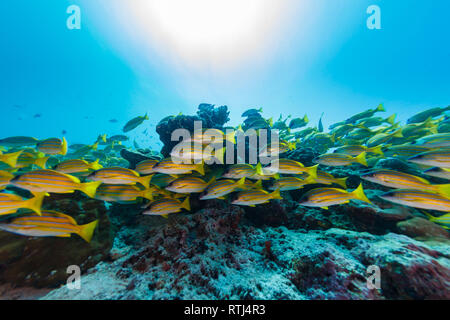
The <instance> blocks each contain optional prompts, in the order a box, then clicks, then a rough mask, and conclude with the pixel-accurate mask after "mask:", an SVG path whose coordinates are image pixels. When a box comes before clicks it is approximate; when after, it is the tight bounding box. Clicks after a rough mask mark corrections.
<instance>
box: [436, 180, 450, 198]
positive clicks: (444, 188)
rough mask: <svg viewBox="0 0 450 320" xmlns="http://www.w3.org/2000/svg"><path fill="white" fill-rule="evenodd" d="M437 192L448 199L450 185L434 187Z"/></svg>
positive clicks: (449, 196)
mask: <svg viewBox="0 0 450 320" xmlns="http://www.w3.org/2000/svg"><path fill="white" fill-rule="evenodd" d="M436 189H437V192H438V193H439V194H441V195H443V196H444V197H446V198H449V199H450V183H449V184H438V185H436Z"/></svg>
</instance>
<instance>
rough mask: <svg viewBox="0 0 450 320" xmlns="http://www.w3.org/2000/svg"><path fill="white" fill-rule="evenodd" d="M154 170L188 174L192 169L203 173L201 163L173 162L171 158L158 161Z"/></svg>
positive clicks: (165, 172)
mask: <svg viewBox="0 0 450 320" xmlns="http://www.w3.org/2000/svg"><path fill="white" fill-rule="evenodd" d="M153 170H154V172H158V173H164V174H171V175H172V174H189V173H192V171H197V172H198V173H200V174H201V175H202V176H203V175H205V170H204V167H203V163H201V164H186V163H174V162H173V161H172V159H171V158H166V159H164V160H162V161H160V162H159V163H158V164H156V165H155V166H154V167H153Z"/></svg>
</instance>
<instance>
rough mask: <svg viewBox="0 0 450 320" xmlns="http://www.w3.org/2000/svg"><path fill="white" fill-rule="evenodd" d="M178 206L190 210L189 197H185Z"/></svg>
mask: <svg viewBox="0 0 450 320" xmlns="http://www.w3.org/2000/svg"><path fill="white" fill-rule="evenodd" d="M180 206H181V207H182V208H183V209H186V210H187V211H191V204H190V203H189V197H186V198H185V199H184V201H183V202H182V203H181V205H180Z"/></svg>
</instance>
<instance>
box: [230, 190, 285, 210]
mask: <svg viewBox="0 0 450 320" xmlns="http://www.w3.org/2000/svg"><path fill="white" fill-rule="evenodd" d="M272 199H283V198H282V197H281V195H280V190H278V189H277V190H275V191H274V192H272V193H269V192H267V191H264V190H248V191H241V192H239V193H238V195H237V198H236V200H234V201H233V202H232V204H237V205H241V206H250V207H254V206H255V205H257V204H262V203H266V202H269V201H270V200H272Z"/></svg>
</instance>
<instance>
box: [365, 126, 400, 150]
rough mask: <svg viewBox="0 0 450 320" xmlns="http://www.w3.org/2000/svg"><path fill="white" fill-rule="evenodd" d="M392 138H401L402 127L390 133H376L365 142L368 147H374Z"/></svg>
mask: <svg viewBox="0 0 450 320" xmlns="http://www.w3.org/2000/svg"><path fill="white" fill-rule="evenodd" d="M392 138H403V134H402V129H401V128H400V129H398V130H396V131H394V132H392V133H384V132H381V133H378V134H376V135H374V136H373V137H371V138H370V139H369V140H367V142H366V144H367V146H368V147H369V148H371V147H376V146H378V145H380V144H383V143H387V142H388V141H389V140H391V139H392Z"/></svg>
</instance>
